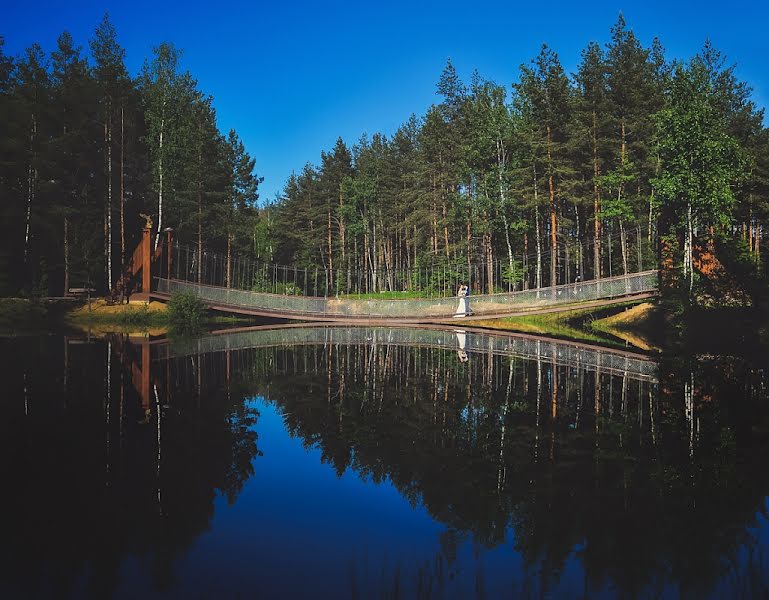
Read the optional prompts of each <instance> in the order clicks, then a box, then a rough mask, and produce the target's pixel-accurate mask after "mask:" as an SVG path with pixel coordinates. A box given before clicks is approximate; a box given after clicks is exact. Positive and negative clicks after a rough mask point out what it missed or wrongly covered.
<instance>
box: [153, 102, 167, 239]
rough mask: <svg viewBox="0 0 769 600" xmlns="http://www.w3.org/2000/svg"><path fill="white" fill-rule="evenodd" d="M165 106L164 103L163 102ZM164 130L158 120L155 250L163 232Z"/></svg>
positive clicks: (163, 125) (163, 120) (162, 120)
mask: <svg viewBox="0 0 769 600" xmlns="http://www.w3.org/2000/svg"><path fill="white" fill-rule="evenodd" d="M163 104H164V105H165V101H164V102H163ZM164 129H165V119H163V118H161V119H160V150H159V152H158V157H159V158H158V176H159V177H158V179H159V182H158V183H159V185H158V232H157V235H156V236H155V246H154V248H155V249H156V250H157V247H158V243H159V241H160V232H161V231H162V230H163V132H164Z"/></svg>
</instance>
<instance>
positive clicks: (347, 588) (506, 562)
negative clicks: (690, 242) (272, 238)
mask: <svg viewBox="0 0 769 600" xmlns="http://www.w3.org/2000/svg"><path fill="white" fill-rule="evenodd" d="M0 355H1V356H2V374H3V380H2V381H3V392H2V400H1V402H2V404H1V405H0V406H1V407H2V417H1V418H0V476H2V482H3V490H2V494H0V514H1V515H2V556H0V558H1V559H2V560H0V597H3V598H15V597H83V596H87V597H99V598H103V597H110V596H111V597H119V598H137V597H143V598H144V597H155V596H170V597H185V598H189V597H192V598H198V597H204V598H206V597H210V598H222V597H264V598H293V597H307V598H356V597H357V598H379V597H386V598H396V597H405V598H414V597H418V598H444V597H445V598H475V597H481V598H502V597H513V598H517V597H523V598H543V597H544V598H551V597H552V598H560V597H565V598H613V597H632V598H659V597H663V598H665V597H671V598H675V597H679V596H683V597H690V598H703V597H715V598H764V597H767V594H769V523H768V522H767V508H768V507H769V506H768V504H767V498H768V497H769V469H768V468H767V459H769V390H768V389H767V375H766V370H765V367H766V365H765V360H766V359H765V357H757V358H756V360H754V361H745V360H742V359H737V358H731V357H723V356H722V357H715V356H694V357H691V358H688V359H672V358H671V359H664V360H662V361H661V363H660V364H659V365H657V364H654V363H649V362H648V361H646V360H643V357H641V358H640V359H639V358H638V357H634V356H630V355H627V354H615V353H613V352H609V351H604V352H596V351H595V350H592V349H585V348H580V347H577V346H574V345H561V344H552V343H549V342H547V341H537V340H531V339H526V338H500V337H496V336H491V337H487V336H484V335H481V334H475V333H467V334H464V333H460V334H457V333H456V332H452V331H449V332H436V331H418V330H381V329H380V330H360V329H359V330H340V329H337V330H334V329H287V330H281V331H266V332H265V331H261V332H248V333H244V334H234V335H229V336H218V337H215V338H206V339H203V340H194V341H188V342H177V343H175V344H170V345H169V344H167V343H165V342H164V341H163V340H149V341H148V340H144V341H143V342H142V341H140V340H134V341H133V342H129V341H128V340H126V339H123V338H118V337H115V338H112V339H110V340H95V339H91V340H89V339H83V338H78V339H75V338H66V337H63V336H49V337H43V338H17V339H0ZM762 361H764V364H762Z"/></svg>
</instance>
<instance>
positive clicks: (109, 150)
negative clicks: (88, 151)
mask: <svg viewBox="0 0 769 600" xmlns="http://www.w3.org/2000/svg"><path fill="white" fill-rule="evenodd" d="M107 106H108V108H107V110H108V111H109V114H108V116H107V289H108V290H109V291H110V292H111V291H112V102H111V101H110V102H109V103H108V105H107Z"/></svg>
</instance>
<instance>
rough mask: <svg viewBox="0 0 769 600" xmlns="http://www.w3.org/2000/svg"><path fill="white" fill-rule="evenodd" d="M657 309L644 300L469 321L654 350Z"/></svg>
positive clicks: (657, 337) (658, 336)
mask: <svg viewBox="0 0 769 600" xmlns="http://www.w3.org/2000/svg"><path fill="white" fill-rule="evenodd" d="M659 323H660V321H659V311H658V309H657V307H656V305H655V304H654V303H651V302H648V301H630V302H618V303H617V304H612V305H609V306H601V307H591V308H575V309H573V310H567V311H562V312H557V313H546V314H538V315H523V316H516V317H505V318H502V319H488V320H481V321H475V322H473V325H477V326H480V327H485V328H488V329H497V330H503V331H515V332H519V333H532V334H536V335H546V336H549V337H556V338H560V339H565V340H573V341H579V342H588V343H594V344H602V345H606V346H612V347H625V346H627V345H628V344H630V345H632V346H635V347H637V348H639V349H641V350H646V351H657V350H659V348H660V347H661V345H662V344H661V330H660V325H659Z"/></svg>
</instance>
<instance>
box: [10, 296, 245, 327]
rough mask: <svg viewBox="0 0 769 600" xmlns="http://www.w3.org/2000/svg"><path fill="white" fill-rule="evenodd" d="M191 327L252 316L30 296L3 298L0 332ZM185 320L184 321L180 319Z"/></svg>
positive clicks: (221, 324)
mask: <svg viewBox="0 0 769 600" xmlns="http://www.w3.org/2000/svg"><path fill="white" fill-rule="evenodd" d="M186 320H189V321H190V325H191V329H201V330H204V329H206V328H212V327H226V326H232V325H247V324H250V323H251V322H252V320H251V319H245V318H239V317H229V316H224V315H215V316H214V315H211V314H210V313H208V312H206V311H204V310H203V309H202V307H201V308H200V313H199V314H198V315H195V314H193V311H192V308H191V307H189V306H187V307H186V312H185V313H184V314H183V315H182V316H181V319H179V318H178V316H177V319H176V322H175V323H174V319H173V316H172V314H171V312H170V311H169V310H168V306H167V305H166V304H163V303H160V302H151V303H150V304H145V303H143V302H142V303H139V302H137V303H134V304H110V303H108V302H107V301H106V300H104V299H100V298H97V299H94V300H92V301H91V303H90V306H89V304H88V303H86V302H82V303H79V302H74V301H70V300H66V301H65V300H55V301H46V300H30V299H27V298H0V335H5V336H9V335H30V334H42V333H48V332H50V331H56V330H61V329H62V328H64V329H79V330H84V331H89V332H91V333H94V334H100V333H105V334H106V333H150V334H152V335H161V334H164V333H167V332H168V331H169V330H170V329H172V328H174V327H176V328H177V329H179V328H182V329H183V328H185V321H186ZM180 321H181V323H180Z"/></svg>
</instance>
